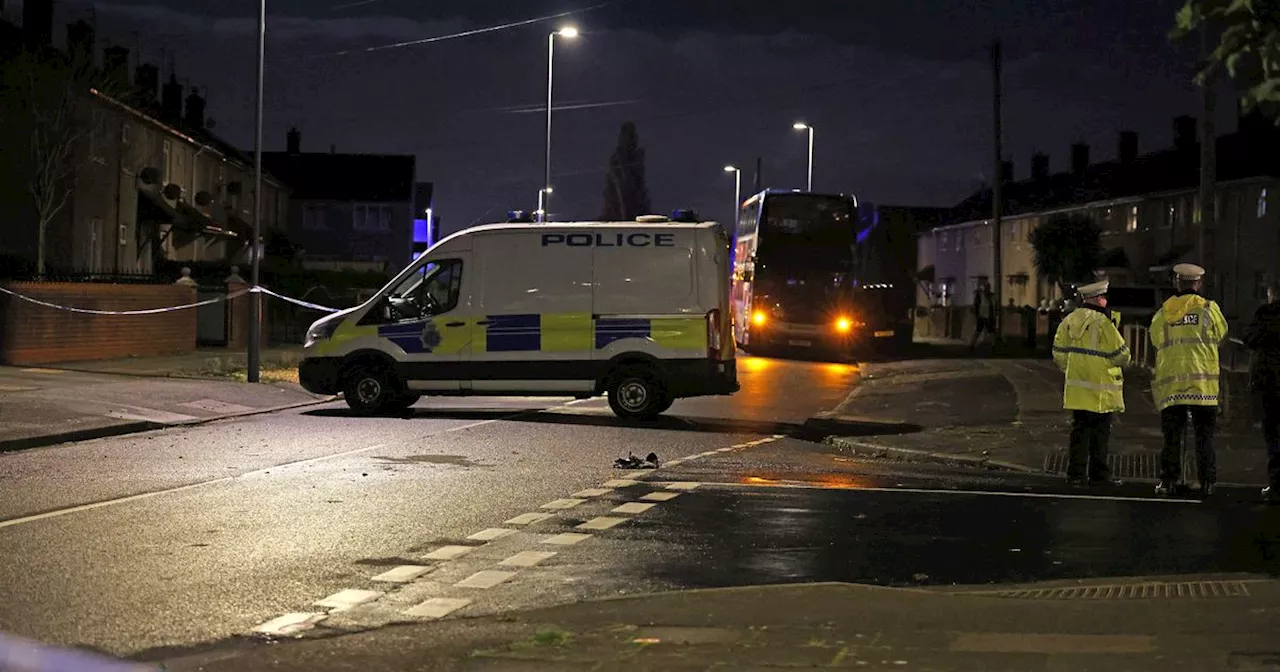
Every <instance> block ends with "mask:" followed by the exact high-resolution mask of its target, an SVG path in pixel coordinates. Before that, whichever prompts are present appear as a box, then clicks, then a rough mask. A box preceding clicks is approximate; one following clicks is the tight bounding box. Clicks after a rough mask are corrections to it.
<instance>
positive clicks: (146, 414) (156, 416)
mask: <svg viewBox="0 0 1280 672" xmlns="http://www.w3.org/2000/svg"><path fill="white" fill-rule="evenodd" d="M134 408H135V409H137V410H138V412H137V413H126V412H124V411H107V412H106V413H103V415H105V416H107V417H108V418H115V419H117V420H141V421H143V422H158V423H160V424H162V425H168V424H173V423H178V422H187V421H188V420H195V419H196V416H194V415H183V414H181V413H170V412H168V411H160V410H156V409H154V408H142V407H140V406H135V407H134Z"/></svg>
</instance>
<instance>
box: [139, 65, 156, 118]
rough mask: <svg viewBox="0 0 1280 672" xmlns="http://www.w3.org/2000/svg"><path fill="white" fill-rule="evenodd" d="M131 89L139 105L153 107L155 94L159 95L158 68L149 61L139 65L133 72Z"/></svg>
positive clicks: (144, 108) (144, 107)
mask: <svg viewBox="0 0 1280 672" xmlns="http://www.w3.org/2000/svg"><path fill="white" fill-rule="evenodd" d="M133 90H134V92H135V93H134V95H135V97H136V100H137V103H138V106H139V107H141V108H142V109H143V110H150V109H151V108H153V107H155V105H156V96H158V95H160V68H157V67H156V66H154V65H152V64H150V63H143V64H142V65H139V66H138V69H137V70H136V71H135V72H134V73H133Z"/></svg>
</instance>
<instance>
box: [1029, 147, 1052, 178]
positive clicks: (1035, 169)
mask: <svg viewBox="0 0 1280 672" xmlns="http://www.w3.org/2000/svg"><path fill="white" fill-rule="evenodd" d="M1031 179H1033V180H1035V181H1036V182H1047V181H1048V180H1049V155H1048V154H1044V153H1042V152H1036V153H1035V154H1032V155H1031Z"/></svg>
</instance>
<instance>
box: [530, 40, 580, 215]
mask: <svg viewBox="0 0 1280 672" xmlns="http://www.w3.org/2000/svg"><path fill="white" fill-rule="evenodd" d="M557 35H559V36H560V37H563V38H565V39H569V40H572V39H574V38H576V37H577V36H578V29H577V28H574V27H573V26H566V27H564V28H561V29H560V30H557V31H555V32H554V33H551V34H550V35H548V36H547V163H546V167H545V170H544V171H543V174H542V183H543V184H550V183H551V92H552V83H553V82H554V81H555V79H554V78H553V76H552V75H553V73H554V72H555V70H554V66H555V61H556V36H557ZM550 193H551V190H549V189H548V190H546V193H545V194H544V196H546V198H545V200H544V201H543V207H542V208H539V209H540V210H541V211H542V213H541V214H540V215H539V216H538V221H539V222H543V223H545V222H546V221H547V219H546V209H547V208H549V207H550V205H551V202H550V201H551V198H550V196H549V194H550Z"/></svg>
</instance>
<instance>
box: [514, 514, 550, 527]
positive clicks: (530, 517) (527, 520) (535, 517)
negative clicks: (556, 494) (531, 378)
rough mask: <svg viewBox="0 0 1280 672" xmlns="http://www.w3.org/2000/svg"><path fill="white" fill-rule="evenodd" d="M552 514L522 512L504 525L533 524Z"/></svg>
mask: <svg viewBox="0 0 1280 672" xmlns="http://www.w3.org/2000/svg"><path fill="white" fill-rule="evenodd" d="M551 516H552V514H550V513H522V514H520V515H518V516H516V517H515V518H512V519H511V520H508V521H506V522H505V523H503V525H532V524H534V523H541V522H542V521H544V520H546V519H548V518H550V517H551Z"/></svg>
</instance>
